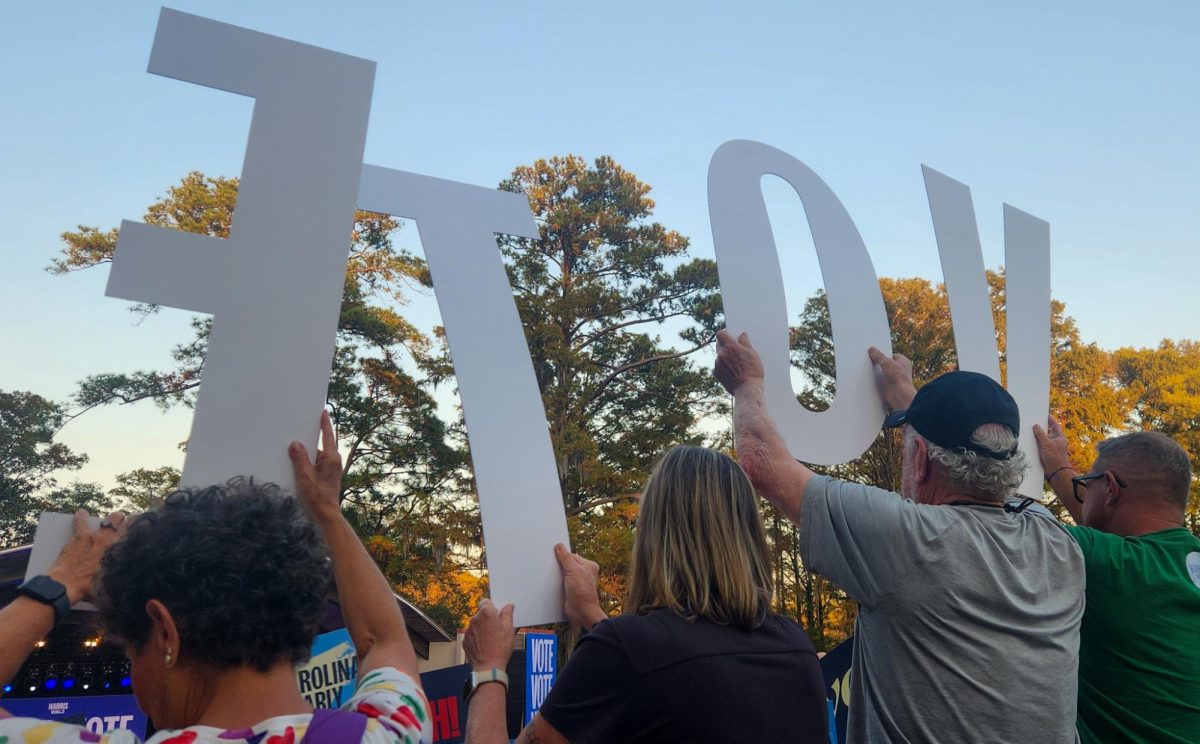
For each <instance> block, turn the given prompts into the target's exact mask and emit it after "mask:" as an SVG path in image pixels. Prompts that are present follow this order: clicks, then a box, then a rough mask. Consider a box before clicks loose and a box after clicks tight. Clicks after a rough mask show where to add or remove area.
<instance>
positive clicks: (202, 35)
mask: <svg viewBox="0 0 1200 744" xmlns="http://www.w3.org/2000/svg"><path fill="white" fill-rule="evenodd" d="M149 71H150V72H153V73H156V74H161V75H166V76H168V77H174V78H178V79H180V80H184V81H188V82H194V83H198V84H201V85H207V86H211V87H214V88H218V89H221V90H226V91H230V92H234V93H240V94H243V95H249V96H253V97H254V98H255V99H256V103H255V110H254V117H253V120H252V123H251V128H250V136H249V141H248V144H247V152H246V159H245V163H244V166H243V171H242V180H241V187H240V189H239V194H238V202H237V207H236V210H235V219H234V223H233V226H232V229H231V231H230V238H229V240H227V241H222V240H215V239H212V238H207V237H201V236H196V235H189V234H186V233H182V232H178V231H173V230H163V229H159V228H155V227H151V226H147V225H143V224H140V223H134V222H123V223H122V226H121V238H120V242H119V244H118V248H117V252H116V254H115V255H114V259H113V266H112V271H111V274H110V277H109V285H108V290H107V293H108V294H109V295H111V296H115V297H123V298H127V299H132V300H136V301H141V302H151V303H156V304H161V305H168V306H172V307H180V308H185V309H190V310H195V311H199V312H206V313H211V314H213V315H214V316H215V317H214V320H213V326H212V332H211V335H210V338H209V346H208V353H207V356H206V358H205V362H204V385H203V386H202V387H201V390H200V394H199V397H198V399H197V404H196V413H195V419H194V421H193V426H192V432H191V437H190V439H189V449H188V456H187V461H186V464H185V467H184V473H183V482H184V484H186V485H208V484H211V483H214V482H220V481H223V480H226V479H227V478H229V477H231V476H234V475H249V476H254V477H257V478H259V479H261V480H268V481H274V482H277V483H281V484H283V485H285V486H290V485H291V484H292V475H291V466H290V462H289V461H288V458H287V456H286V452H285V447H286V443H287V442H288V441H290V440H292V439H299V440H301V441H304V442H305V443H307V444H308V445H309V446H310V448H314V449H315V444H316V432H317V422H316V415H315V412H316V411H317V410H318V409H319V408H320V406H321V404H322V402H323V401H324V399H325V392H326V389H327V386H328V381H329V377H328V375H329V367H330V361H331V359H332V354H333V348H334V341H335V335H336V329H337V319H338V310H339V307H340V303H341V296H342V287H343V278H344V272H345V262H346V256H347V252H348V243H349V241H348V238H349V236H350V233H351V230H352V226H353V219H354V210H355V205H356V204H357V205H358V206H361V207H362V208H363V209H368V210H372V211H378V212H384V213H389V214H393V215H397V216H403V217H410V218H412V219H415V220H416V222H417V226H418V230H419V232H420V234H421V237H422V242H423V244H424V246H425V249H426V255H427V259H428V262H429V266H430V272H431V274H432V276H433V279H434V282H435V289H436V293H437V298H438V303H439V306H440V307H441V311H442V315H443V320H444V322H445V326H446V330H447V337H448V340H449V344H450V350H451V354H452V356H453V358H454V366H455V374H456V376H457V379H458V383H459V386H460V392H461V396H462V400H463V409H464V414H465V416H466V419H467V424H468V429H467V431H468V438H469V441H470V445H471V450H472V458H473V463H474V468H475V475H476V480H477V483H478V488H479V495H480V512H481V516H482V519H483V525H484V533H485V537H486V541H487V551H488V567H489V573H490V580H491V585H492V592H493V596H494V598H495V599H496V601H497V602H500V603H506V602H514V603H515V604H516V605H517V616H516V620H517V624H519V625H524V624H529V623H543V622H549V621H553V620H557V619H559V618H560V617H561V615H562V612H561V584H560V581H559V574H558V567H557V564H556V562H555V560H554V558H553V553H552V551H551V546H552V545H553V544H554V543H556V542H564V543H565V542H566V541H567V532H566V520H565V515H564V513H563V507H562V498H561V493H560V491H559V484H558V476H557V470H556V468H555V464H554V459H553V450H552V447H551V442H550V436H549V432H548V429H547V426H546V420H545V412H544V410H543V407H542V402H541V397H540V394H539V391H538V388H537V384H536V380H535V377H534V374H533V368H532V364H531V361H530V358H529V355H528V349H527V347H526V344H525V338H524V333H523V331H522V327H521V323H520V318H519V316H518V314H517V311H516V305H515V302H514V300H513V297H512V292H511V287H509V285H508V281H507V274H506V272H505V269H504V265H503V262H502V260H501V258H500V254H499V251H498V250H497V247H496V244H495V238H494V236H495V234H496V233H503V234H510V235H517V236H523V237H527V238H536V237H537V236H538V231H537V229H536V226H535V224H534V222H533V219H532V215H531V213H530V211H529V206H528V204H527V203H526V202H525V199H524V197H523V196H521V195H519V194H509V193H506V192H501V191H497V190H495V189H486V188H481V187H478V186H471V185H467V184H462V183H457V182H452V181H446V180H442V179H437V178H432V177H429V176H420V175H416V174H412V173H405V172H403V171H395V170H389V169H386V168H380V167H375V166H363V165H362V154H363V147H364V143H365V138H366V127H367V116H368V112H369V108H370V101H371V86H372V82H373V79H374V63H372V62H369V61H366V60H362V59H358V58H355V57H349V56H346V55H342V54H337V53H335V52H331V51H327V50H323V49H318V48H316V47H311V46H307V45H304V44H300V43H297V42H292V41H288V40H285V39H280V38H277V37H273V36H268V35H266V34H261V33H257V32H253V31H249V30H246V29H241V28H238V27H235V26H229V25H226V24H222V23H217V22H214V21H210V20H206V19H203V18H199V17H196V16H190V15H187V14H184V13H178V12H175V11H171V10H166V9H164V10H163V12H162V16H161V18H160V20H159V28H158V32H157V33H156V35H155V43H154V50H153V52H152V55H151V60H150V66H149ZM767 174H773V175H777V176H780V177H781V178H783V179H784V180H785V181H787V182H788V183H789V184H791V186H792V187H793V188H794V189H795V190H796V193H797V195H798V196H799V197H800V199H801V201H802V202H803V205H804V209H805V213H806V215H807V217H808V222H809V227H810V229H811V231H812V236H813V242H814V244H815V246H816V251H817V255H818V259H819V261H820V265H821V273H822V276H823V279H824V283H825V287H826V294H827V298H828V302H829V311H830V318H831V322H832V327H833V340H834V347H835V348H834V356H835V365H836V379H837V394H836V397H835V398H834V401H833V403H832V404H831V406H830V408H829V409H828V410H827V411H824V412H820V413H818V412H813V411H809V410H808V409H805V408H804V407H803V406H802V405H800V404H799V403H798V402H797V401H796V398H795V392H794V391H793V390H792V388H791V384H790V364H789V358H788V324H787V307H786V301H785V298H784V291H783V287H784V285H783V277H782V274H781V271H780V269H779V263H778V254H777V250H776V247H775V241H774V237H773V235H772V232H771V224H770V219H769V216H768V214H767V211H766V204H765V202H764V200H763V196H762V191H761V179H762V177H763V176H764V175H767ZM360 183H361V185H360ZM926 185H927V190H928V192H929V201H930V208H931V210H932V212H933V215H934V225H935V231H936V233H937V239H938V245H939V250H940V251H941V255H942V261H943V267H944V270H945V272H946V279H947V289H948V292H949V294H950V302H951V307H952V312H953V317H954V326H955V339H956V344H957V345H958V348H959V358H960V360H962V367H963V368H964V369H975V370H978V371H982V372H984V373H986V374H990V375H992V376H993V377H998V375H999V366H998V360H997V358H996V352H995V348H994V343H993V340H994V329H991V325H990V324H991V314H990V304H989V302H988V298H987V287H986V282H985V280H984V274H983V263H982V257H981V254H980V252H979V239H978V232H977V230H976V228H975V221H974V212H973V209H972V207H971V203H970V193H969V191H968V190H966V187H965V186H962V184H957V182H954V181H953V180H952V179H948V178H946V177H944V176H941V175H940V174H937V173H936V172H934V171H930V170H928V169H927V170H926ZM708 187H709V211H710V217H711V221H712V230H713V240H714V244H715V247H716V252H717V258H718V270H719V273H720V279H721V287H722V292H723V296H724V302H725V310H726V314H727V318H728V320H729V325H730V327H731V328H732V329H734V330H735V331H742V330H745V331H749V332H750V334H751V336H752V337H753V339H754V342H755V344H756V346H757V347H758V349H759V350H760V352H761V354H762V356H763V361H764V365H765V366H766V369H767V373H768V374H767V390H766V393H767V405H768V407H769V408H770V410H771V413H772V414H773V415H774V416H775V418H776V420H777V422H778V424H779V428H780V430H781V432H782V433H783V435H784V438H785V440H786V441H787V443H788V446H789V448H790V449H791V451H792V452H793V454H795V455H796V456H797V457H798V458H799V459H802V460H805V461H807V462H814V463H821V464H838V463H842V462H845V461H848V460H852V459H854V458H856V457H858V456H859V455H861V454H862V452H864V451H865V450H866V449H867V448H868V447H869V446H870V444H871V443H872V441H874V438H875V436H876V434H877V433H878V431H879V426H880V424H881V423H882V421H883V415H884V409H883V405H882V402H881V401H880V400H879V397H878V393H877V391H876V387H875V381H874V371H873V369H872V367H871V364H870V362H869V360H868V358H867V355H866V349H867V347H868V346H877V347H879V348H880V349H882V350H884V351H885V352H888V353H890V351H891V344H890V332H889V329H888V325H887V316H886V312H885V310H884V305H883V298H882V295H881V294H880V291H879V284H878V280H877V277H876V275H875V270H874V267H873V266H872V264H871V260H870V256H869V255H868V253H867V250H866V246H865V245H864V244H863V241H862V238H861V236H860V235H859V233H858V230H857V228H856V227H855V225H854V222H853V220H852V219H851V218H850V216H849V214H848V213H847V212H846V209H845V207H844V206H843V205H842V203H841V202H840V200H839V199H838V198H837V196H836V195H835V194H834V193H833V191H832V190H831V189H830V188H829V187H828V186H827V185H826V184H825V183H824V182H823V181H822V180H821V179H820V178H819V177H818V176H817V175H816V174H815V173H814V172H813V171H812V170H811V169H809V168H808V167H807V166H805V165H804V164H803V163H801V162H800V161H799V160H796V159H795V158H793V157H791V156H790V155H788V154H786V153H784V152H782V151H781V150H777V149H775V148H772V147H768V146H767V145H763V144H759V143H756V142H749V141H733V142H729V143H726V144H725V145H723V146H722V147H721V148H719V149H718V150H717V152H716V153H715V154H714V155H713V159H712V162H711V164H710V167H709V177H708ZM1005 247H1006V260H1007V262H1008V330H1007V332H1008V360H1009V366H1008V369H1009V387H1010V388H1011V389H1012V390H1013V395H1014V397H1015V398H1016V399H1017V401H1018V404H1019V405H1020V406H1021V411H1022V420H1023V421H1024V422H1026V423H1027V424H1029V425H1028V426H1023V427H1022V432H1021V438H1022V439H1021V442H1022V448H1023V449H1024V450H1025V451H1026V452H1027V453H1029V454H1031V455H1032V456H1031V458H1030V459H1031V461H1032V462H1033V464H1034V465H1035V470H1036V463H1037V458H1036V452H1035V450H1034V449H1033V446H1032V441H1031V435H1030V434H1029V428H1030V426H1031V425H1032V422H1033V421H1040V420H1044V419H1045V416H1046V408H1047V402H1048V397H1049V319H1050V314H1049V227H1048V225H1046V223H1044V222H1042V221H1040V220H1037V219H1036V218H1033V217H1031V216H1029V215H1026V214H1024V213H1023V212H1020V211H1018V210H1015V209H1012V208H1010V207H1006V208H1005ZM989 329H991V330H989ZM1035 475H1036V473H1030V475H1029V477H1028V478H1027V479H1026V484H1027V486H1028V484H1036V485H1039V486H1040V477H1035ZM1033 487H1034V486H1028V488H1029V489H1032V488H1033ZM1037 493H1038V494H1040V487H1038V489H1037ZM1030 495H1032V494H1030Z"/></svg>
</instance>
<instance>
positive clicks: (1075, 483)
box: [1071, 470, 1126, 504]
mask: <svg viewBox="0 0 1200 744" xmlns="http://www.w3.org/2000/svg"><path fill="white" fill-rule="evenodd" d="M1109 473H1112V477H1113V480H1115V481H1116V482H1117V485H1118V486H1120V487H1121V488H1125V485H1126V484H1125V481H1123V480H1121V476H1119V475H1117V474H1116V473H1113V472H1112V471H1111V470H1105V471H1104V472H1103V473H1096V474H1095V475H1077V476H1075V477H1074V478H1072V479H1071V495H1073V496H1074V497H1075V500H1076V501H1078V502H1079V503H1081V504H1082V503H1083V497H1082V496H1080V495H1079V487H1080V486H1083V488H1084V490H1087V485H1088V483H1091V482H1092V481H1094V480H1096V479H1097V478H1103V477H1104V476H1106V475H1108V474H1109Z"/></svg>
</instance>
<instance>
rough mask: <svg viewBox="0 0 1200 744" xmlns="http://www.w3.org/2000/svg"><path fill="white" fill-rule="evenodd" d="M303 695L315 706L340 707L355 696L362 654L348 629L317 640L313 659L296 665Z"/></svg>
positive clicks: (335, 631)
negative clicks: (356, 649) (358, 653)
mask: <svg viewBox="0 0 1200 744" xmlns="http://www.w3.org/2000/svg"><path fill="white" fill-rule="evenodd" d="M296 681H297V682H299V683H300V694H301V695H303V696H304V699H305V700H307V701H308V703H309V705H312V706H313V707H314V708H340V707H342V704H343V703H345V702H346V701H347V700H349V699H350V698H351V697H353V696H354V689H355V687H356V685H357V684H358V656H357V654H356V653H355V649H354V642H353V641H351V640H350V631H348V630H346V629H345V628H340V629H338V630H331V631H329V632H328V633H322V634H321V635H319V636H317V637H316V638H314V639H313V646H312V658H310V659H309V660H308V661H307V662H306V663H304V664H300V665H298V666H297V667H296Z"/></svg>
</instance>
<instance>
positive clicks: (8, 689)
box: [4, 685, 12, 692]
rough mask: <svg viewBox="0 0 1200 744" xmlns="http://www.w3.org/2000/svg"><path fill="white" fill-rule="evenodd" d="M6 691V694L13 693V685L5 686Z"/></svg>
mask: <svg viewBox="0 0 1200 744" xmlns="http://www.w3.org/2000/svg"><path fill="white" fill-rule="evenodd" d="M4 691H5V692H12V685H5V686H4Z"/></svg>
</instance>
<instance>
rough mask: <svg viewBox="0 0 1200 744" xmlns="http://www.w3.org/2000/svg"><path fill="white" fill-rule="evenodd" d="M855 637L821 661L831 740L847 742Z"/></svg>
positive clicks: (843, 743)
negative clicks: (827, 702)
mask: <svg viewBox="0 0 1200 744" xmlns="http://www.w3.org/2000/svg"><path fill="white" fill-rule="evenodd" d="M853 660H854V636H850V637H849V638H847V639H846V640H845V641H843V642H842V643H841V644H839V645H838V646H836V647H835V648H834V649H833V650H832V651H830V652H829V653H827V654H825V657H824V658H822V659H821V674H822V675H824V677H825V695H826V697H827V698H828V701H829V740H830V741H831V742H834V744H845V742H846V720H847V717H848V716H849V712H850V676H851V674H852V673H853V671H852V669H851V662H852V661H853Z"/></svg>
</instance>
